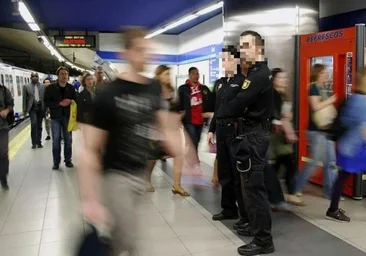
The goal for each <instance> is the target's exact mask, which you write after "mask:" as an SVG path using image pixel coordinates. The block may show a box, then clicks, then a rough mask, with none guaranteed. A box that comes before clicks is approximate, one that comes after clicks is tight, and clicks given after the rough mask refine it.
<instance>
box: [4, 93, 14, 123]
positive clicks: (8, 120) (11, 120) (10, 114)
mask: <svg viewBox="0 0 366 256" xmlns="http://www.w3.org/2000/svg"><path fill="white" fill-rule="evenodd" d="M1 87H2V88H3V95H4V103H5V104H6V87H5V86H1ZM5 107H8V106H5ZM6 121H7V122H8V125H9V126H12V125H13V124H14V122H15V115H14V110H11V111H9V114H8V116H7V117H6Z"/></svg>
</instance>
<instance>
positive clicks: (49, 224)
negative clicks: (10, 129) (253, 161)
mask: <svg viewBox="0 0 366 256" xmlns="http://www.w3.org/2000/svg"><path fill="white" fill-rule="evenodd" d="M76 135H77V134H76ZM74 139H75V141H74V145H77V143H78V136H74ZM29 144H30V142H29V141H28V142H27V143H26V144H25V145H24V146H23V147H22V148H21V149H20V151H19V152H18V153H17V154H16V156H15V157H14V158H13V160H12V162H11V175H10V181H9V182H10V185H11V189H10V191H9V192H8V193H3V192H1V191H0V255H1V256H9V255H11V256H36V255H39V256H44V255H45V256H59V255H60V256H71V255H74V254H73V252H75V246H76V245H77V242H78V239H79V238H80V236H81V235H82V234H83V232H84V228H85V227H84V222H83V220H82V218H81V217H80V216H79V215H78V210H79V204H78V201H79V194H78V182H77V175H76V172H75V170H74V169H64V170H63V171H60V172H55V171H52V170H51V163H52V154H51V143H50V142H47V143H45V147H44V148H43V149H40V150H31V149H30V146H29ZM74 149H75V150H74V155H75V156H77V155H78V149H79V148H78V147H76V146H74ZM201 155H202V156H201V158H202V160H203V164H202V165H203V168H204V176H202V177H188V176H186V177H184V180H183V182H184V185H185V187H186V188H187V189H188V190H189V191H190V192H191V193H192V197H188V198H182V197H179V196H174V195H173V194H172V193H171V191H170V190H171V177H170V176H169V175H171V162H170V161H168V162H167V164H166V166H164V165H159V166H158V167H157V168H156V170H155V171H154V174H153V183H154V186H155V188H156V191H155V192H154V193H150V194H149V195H148V199H147V200H146V202H145V204H144V205H142V206H141V208H140V209H139V219H140V222H141V224H142V225H144V226H145V227H146V229H145V232H144V235H143V237H141V238H140V240H139V244H140V245H141V246H140V253H139V254H140V256H145V255H146V256H147V255H149V256H155V255H157V256H158V255H159V256H164V255H169V256H184V255H194V256H208V255H210V256H216V255H217V256H218V255H237V252H236V247H237V246H238V245H242V244H243V240H242V239H241V238H239V237H238V236H236V234H235V233H233V232H232V231H231V230H230V229H229V228H228V227H231V225H232V222H225V223H221V222H213V221H212V220H211V216H212V213H213V212H217V211H218V210H219V203H218V202H219V200H220V191H219V189H217V188H212V186H211V184H210V182H209V180H210V175H211V173H212V164H213V156H212V155H210V154H206V153H202V154H201ZM74 162H75V164H76V165H77V157H75V161H74ZM162 169H163V170H164V172H163V171H162ZM166 173H167V174H168V175H167V174H166ZM305 199H306V201H307V202H308V203H309V206H308V207H305V208H303V209H301V212H300V211H299V212H298V215H301V214H302V217H299V216H298V215H294V214H274V219H273V226H274V227H273V232H274V236H275V243H276V247H277V252H276V254H275V255H346V254H348V255H352V256H358V255H365V252H366V231H365V230H366V228H365V227H366V218H365V215H364V213H365V206H366V205H365V202H355V201H352V200H347V201H345V202H344V208H345V209H346V210H347V211H348V212H349V213H350V215H351V217H353V218H354V221H353V222H352V223H350V224H338V223H333V222H330V221H326V220H324V218H323V217H324V216H323V215H324V209H326V206H327V203H328V202H327V201H324V200H323V199H320V198H317V197H310V196H305ZM314 206H316V207H314ZM317 226H319V227H320V228H318V227H317ZM323 229H324V230H323ZM336 236H338V237H339V238H338V237H336ZM245 241H248V240H245ZM355 246H357V247H359V248H363V251H361V250H359V249H357V248H356V247H355Z"/></svg>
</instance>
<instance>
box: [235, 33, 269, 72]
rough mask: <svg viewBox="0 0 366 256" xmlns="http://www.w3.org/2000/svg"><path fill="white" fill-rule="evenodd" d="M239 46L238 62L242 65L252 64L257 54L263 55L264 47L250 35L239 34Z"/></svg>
mask: <svg viewBox="0 0 366 256" xmlns="http://www.w3.org/2000/svg"><path fill="white" fill-rule="evenodd" d="M239 47H240V63H241V64H242V65H243V64H244V65H253V64H255V62H256V59H257V57H258V56H263V55H264V47H263V46H262V45H261V44H260V43H259V42H257V41H256V37H255V36H252V35H245V36H241V37H240V45H239Z"/></svg>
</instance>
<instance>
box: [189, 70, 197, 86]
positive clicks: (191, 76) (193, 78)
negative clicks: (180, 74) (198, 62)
mask: <svg viewBox="0 0 366 256" xmlns="http://www.w3.org/2000/svg"><path fill="white" fill-rule="evenodd" d="M199 79H200V73H199V72H198V70H197V69H194V70H192V71H191V73H189V80H190V81H191V82H193V83H198V80H199Z"/></svg>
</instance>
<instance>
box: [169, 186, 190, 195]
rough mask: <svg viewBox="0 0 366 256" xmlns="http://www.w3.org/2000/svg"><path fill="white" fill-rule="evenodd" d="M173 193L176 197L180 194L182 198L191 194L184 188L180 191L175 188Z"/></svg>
mask: <svg viewBox="0 0 366 256" xmlns="http://www.w3.org/2000/svg"><path fill="white" fill-rule="evenodd" d="M172 193H173V194H174V195H176V194H178V195H180V196H190V194H189V193H188V192H187V191H185V190H184V189H183V188H181V190H178V189H176V188H175V187H173V189H172Z"/></svg>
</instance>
